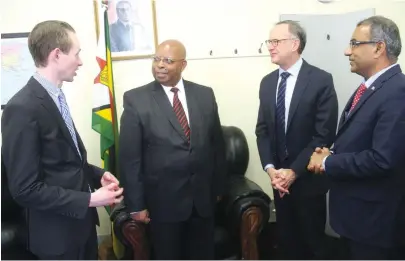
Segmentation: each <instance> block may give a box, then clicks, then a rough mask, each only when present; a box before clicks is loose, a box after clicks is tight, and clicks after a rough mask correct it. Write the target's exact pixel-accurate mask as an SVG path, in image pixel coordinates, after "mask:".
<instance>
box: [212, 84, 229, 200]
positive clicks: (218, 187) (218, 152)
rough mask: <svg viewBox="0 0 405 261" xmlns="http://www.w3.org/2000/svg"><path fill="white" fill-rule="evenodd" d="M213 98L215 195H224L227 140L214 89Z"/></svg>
mask: <svg viewBox="0 0 405 261" xmlns="http://www.w3.org/2000/svg"><path fill="white" fill-rule="evenodd" d="M211 91H212V89H211ZM212 98H213V103H214V115H213V117H214V125H213V132H212V133H213V135H212V139H211V140H212V145H213V147H214V152H215V171H214V177H215V178H214V192H215V196H222V195H223V194H224V192H225V181H226V175H227V169H226V153H225V140H224V135H223V133H222V126H221V121H220V119H219V113H218V105H217V102H216V99H215V95H214V92H213V91H212Z"/></svg>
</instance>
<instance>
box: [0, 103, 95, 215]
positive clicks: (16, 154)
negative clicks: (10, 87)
mask: <svg viewBox="0 0 405 261" xmlns="http://www.w3.org/2000/svg"><path fill="white" fill-rule="evenodd" d="M1 125H2V140H3V141H2V142H3V145H2V156H3V161H4V165H5V167H6V172H7V178H8V185H9V189H10V193H11V195H12V197H13V198H14V200H15V201H16V202H17V203H18V204H19V205H21V206H23V207H24V208H30V209H36V210H41V211H47V212H49V213H55V214H60V215H66V216H69V217H73V218H78V219H83V218H84V217H85V215H86V212H87V210H88V208H89V202H90V193H88V192H81V191H74V190H69V189H65V188H63V187H59V186H51V185H48V184H46V183H45V182H44V173H42V171H41V138H42V137H41V133H40V130H39V126H38V122H37V119H36V117H35V109H33V108H28V107H26V106H24V105H16V104H10V105H8V106H6V108H5V110H4V111H3V116H2V124H1Z"/></svg>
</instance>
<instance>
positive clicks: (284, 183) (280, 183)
mask: <svg viewBox="0 0 405 261" xmlns="http://www.w3.org/2000/svg"><path fill="white" fill-rule="evenodd" d="M276 175H277V177H278V178H277V179H275V181H273V182H272V183H271V184H272V185H273V187H275V188H276V189H277V190H278V191H279V192H280V193H283V195H281V194H280V197H283V196H284V194H285V193H287V194H290V191H289V190H288V188H289V187H290V186H291V184H293V183H294V181H295V180H296V179H297V175H296V174H295V172H294V171H293V170H292V169H279V170H277V174H276Z"/></svg>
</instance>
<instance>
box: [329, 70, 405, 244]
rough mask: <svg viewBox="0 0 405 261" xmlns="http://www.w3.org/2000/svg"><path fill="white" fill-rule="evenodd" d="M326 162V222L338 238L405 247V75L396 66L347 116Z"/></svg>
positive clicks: (349, 104) (374, 84)
mask: <svg viewBox="0 0 405 261" xmlns="http://www.w3.org/2000/svg"><path fill="white" fill-rule="evenodd" d="M353 97H354V94H353V96H352V98H351V99H350V100H349V101H348V103H347V105H346V107H345V110H344V111H343V115H342V116H341V121H340V123H339V130H338V133H337V136H336V141H335V143H334V147H333V150H334V154H333V155H331V156H329V157H328V158H327V159H326V161H325V168H326V175H327V176H328V177H329V178H330V180H331V181H332V182H331V189H330V198H329V206H330V222H331V226H332V227H333V229H334V230H335V231H336V232H337V233H338V234H340V235H342V236H344V237H347V238H350V239H352V240H354V241H356V242H362V243H364V244H369V245H375V246H379V247H393V246H397V245H400V244H402V245H404V244H405V236H404V235H405V192H404V187H405V75H404V74H403V73H402V71H401V68H400V66H399V65H396V66H394V67H392V68H390V69H389V70H387V71H386V72H385V73H383V74H382V75H381V76H380V77H378V78H377V80H375V82H374V83H372V84H371V86H370V87H369V88H368V89H367V90H366V92H365V93H364V94H363V96H362V97H361V98H360V100H359V101H358V103H357V105H356V107H355V108H354V109H353V110H352V112H350V114H349V115H348V116H346V115H347V112H348V111H349V109H350V106H351V104H352V101H353Z"/></svg>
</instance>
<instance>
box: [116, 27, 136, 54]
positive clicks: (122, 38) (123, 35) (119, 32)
mask: <svg viewBox="0 0 405 261" xmlns="http://www.w3.org/2000/svg"><path fill="white" fill-rule="evenodd" d="M133 30H134V26H133V25H129V26H128V27H125V25H124V24H123V23H122V22H120V21H119V20H117V22H115V23H113V24H111V25H110V40H111V42H110V44H111V52H123V51H133V50H134V49H135V42H134V32H133Z"/></svg>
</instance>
